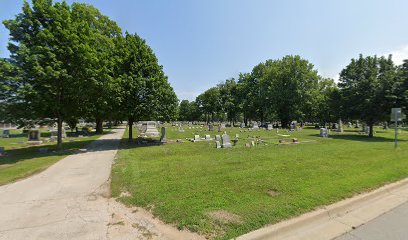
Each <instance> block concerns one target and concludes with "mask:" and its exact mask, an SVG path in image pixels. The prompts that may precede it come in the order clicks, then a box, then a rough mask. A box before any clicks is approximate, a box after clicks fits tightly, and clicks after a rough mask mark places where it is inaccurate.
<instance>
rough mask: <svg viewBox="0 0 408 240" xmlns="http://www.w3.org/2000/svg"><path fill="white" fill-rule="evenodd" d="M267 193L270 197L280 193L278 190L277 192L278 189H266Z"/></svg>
mask: <svg viewBox="0 0 408 240" xmlns="http://www.w3.org/2000/svg"><path fill="white" fill-rule="evenodd" d="M268 195H269V196H271V197H276V196H279V195H280V192H278V190H276V189H271V190H268Z"/></svg>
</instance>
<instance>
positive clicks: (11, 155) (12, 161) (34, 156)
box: [0, 130, 101, 185]
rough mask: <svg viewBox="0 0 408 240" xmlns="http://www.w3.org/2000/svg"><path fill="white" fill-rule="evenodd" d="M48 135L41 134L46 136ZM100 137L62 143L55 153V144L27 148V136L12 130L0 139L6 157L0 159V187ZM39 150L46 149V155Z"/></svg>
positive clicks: (41, 168)
mask: <svg viewBox="0 0 408 240" xmlns="http://www.w3.org/2000/svg"><path fill="white" fill-rule="evenodd" d="M47 134H48V135H49V133H42V136H43V137H44V136H47ZM100 136H101V135H90V136H87V137H83V138H72V139H74V140H75V141H72V142H71V141H66V142H64V143H63V147H62V150H60V151H57V149H56V143H51V142H48V143H44V144H42V145H41V146H28V145H27V143H26V142H27V134H21V133H20V131H17V130H13V131H12V132H11V136H10V138H0V146H2V147H5V150H6V152H7V156H5V157H0V185H4V184H7V183H10V182H13V181H16V180H18V179H21V178H25V177H28V176H30V175H32V174H35V173H38V172H40V171H43V170H44V169H46V168H48V167H49V166H51V165H52V164H54V163H55V162H57V161H58V160H60V159H62V158H64V157H66V156H68V155H70V154H72V153H75V151H76V150H78V149H80V148H83V147H85V146H86V145H88V144H90V143H91V142H92V141H93V140H95V139H97V138H99V137H100ZM40 148H48V152H47V153H40V151H39V149H40Z"/></svg>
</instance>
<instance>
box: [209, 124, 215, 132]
mask: <svg viewBox="0 0 408 240" xmlns="http://www.w3.org/2000/svg"><path fill="white" fill-rule="evenodd" d="M208 131H210V132H212V131H214V125H212V124H210V125H208Z"/></svg>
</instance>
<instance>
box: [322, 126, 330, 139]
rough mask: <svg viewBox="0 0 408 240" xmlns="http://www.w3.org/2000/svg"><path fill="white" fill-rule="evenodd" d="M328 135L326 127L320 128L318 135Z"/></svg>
mask: <svg viewBox="0 0 408 240" xmlns="http://www.w3.org/2000/svg"><path fill="white" fill-rule="evenodd" d="M328 136H329V131H328V130H327V128H320V137H325V138H327V137H328Z"/></svg>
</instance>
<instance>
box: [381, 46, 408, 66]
mask: <svg viewBox="0 0 408 240" xmlns="http://www.w3.org/2000/svg"><path fill="white" fill-rule="evenodd" d="M390 54H392V60H393V61H394V63H396V64H398V65H400V64H402V62H403V60H405V59H408V44H407V45H405V46H403V47H401V48H399V49H397V50H395V51H393V52H391V53H390ZM384 55H385V54H384ZM387 55H388V54H387Z"/></svg>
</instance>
